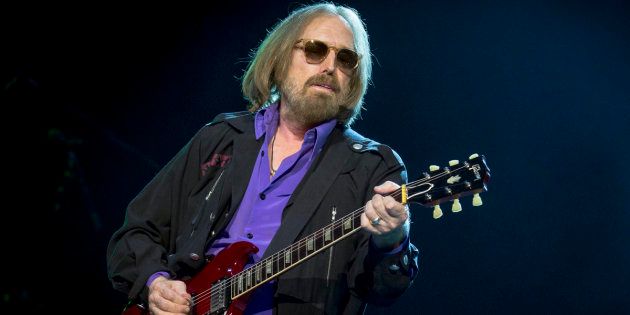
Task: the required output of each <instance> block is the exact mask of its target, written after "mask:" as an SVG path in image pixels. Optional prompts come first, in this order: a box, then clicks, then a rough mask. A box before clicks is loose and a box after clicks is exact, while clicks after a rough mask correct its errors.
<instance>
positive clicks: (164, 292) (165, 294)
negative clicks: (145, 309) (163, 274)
mask: <svg viewBox="0 0 630 315" xmlns="http://www.w3.org/2000/svg"><path fill="white" fill-rule="evenodd" d="M176 282H181V281H173V280H167V281H164V282H162V283H158V284H157V285H156V286H155V287H154V289H153V290H151V292H150V295H149V306H151V302H152V303H153V305H154V307H155V308H157V310H160V311H167V312H169V313H183V314H185V313H188V312H189V311H190V307H189V306H190V303H189V300H188V299H187V298H186V297H184V296H182V295H181V293H179V292H178V291H176V290H174V289H173V285H174V284H175V287H176V288H177V287H179V289H178V290H181V285H178V284H176ZM182 284H183V282H182ZM184 286H185V284H184ZM184 290H185V289H184Z"/></svg>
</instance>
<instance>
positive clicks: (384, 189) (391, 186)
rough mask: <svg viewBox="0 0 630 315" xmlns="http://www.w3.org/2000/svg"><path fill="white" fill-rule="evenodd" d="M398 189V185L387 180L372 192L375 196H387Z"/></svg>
mask: <svg viewBox="0 0 630 315" xmlns="http://www.w3.org/2000/svg"><path fill="white" fill-rule="evenodd" d="M398 188H400V185H398V184H396V183H394V182H392V181H389V180H388V181H386V182H384V183H382V184H380V185H378V186H376V187H374V192H376V193H377V194H389V193H391V192H393V191H395V190H396V189H398Z"/></svg>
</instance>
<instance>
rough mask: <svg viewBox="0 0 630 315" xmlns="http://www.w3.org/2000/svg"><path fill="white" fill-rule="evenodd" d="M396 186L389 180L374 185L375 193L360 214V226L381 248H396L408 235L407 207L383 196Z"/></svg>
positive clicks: (396, 185)
mask: <svg viewBox="0 0 630 315" xmlns="http://www.w3.org/2000/svg"><path fill="white" fill-rule="evenodd" d="M398 188H400V186H399V185H398V184H396V183H394V182H391V181H387V182H385V183H383V184H381V185H379V186H376V187H374V192H375V193H376V194H375V195H374V196H373V197H372V200H369V201H368V202H367V203H366V204H365V210H364V212H363V214H361V226H362V227H363V228H364V229H365V230H367V231H368V232H370V233H371V234H372V241H373V242H374V245H376V247H378V248H380V249H383V250H392V249H394V248H396V247H397V246H399V245H400V243H401V242H402V241H403V240H404V239H405V238H406V237H407V235H409V220H408V219H409V209H408V208H407V206H406V205H403V204H402V203H400V202H398V201H396V200H395V199H394V198H393V197H391V196H383V195H387V194H390V193H392V192H394V191H395V190H396V189H398Z"/></svg>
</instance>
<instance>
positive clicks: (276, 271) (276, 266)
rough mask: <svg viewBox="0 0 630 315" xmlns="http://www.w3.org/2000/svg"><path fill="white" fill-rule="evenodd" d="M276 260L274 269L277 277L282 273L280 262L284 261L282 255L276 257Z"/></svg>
mask: <svg viewBox="0 0 630 315" xmlns="http://www.w3.org/2000/svg"><path fill="white" fill-rule="evenodd" d="M274 260H275V261H276V263H275V264H274V265H273V267H274V269H273V274H274V275H275V274H277V273H278V272H280V262H281V261H282V259H281V255H280V254H278V256H276V258H275V259H274Z"/></svg>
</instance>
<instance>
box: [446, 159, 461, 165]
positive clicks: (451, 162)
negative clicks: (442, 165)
mask: <svg viewBox="0 0 630 315" xmlns="http://www.w3.org/2000/svg"><path fill="white" fill-rule="evenodd" d="M457 164H459V160H450V161H448V166H455V165H457Z"/></svg>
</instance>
